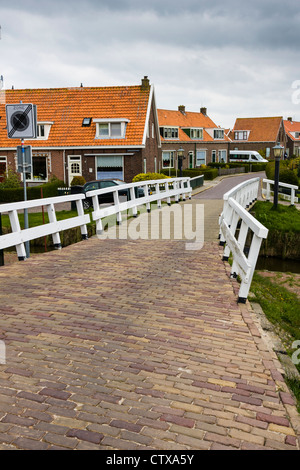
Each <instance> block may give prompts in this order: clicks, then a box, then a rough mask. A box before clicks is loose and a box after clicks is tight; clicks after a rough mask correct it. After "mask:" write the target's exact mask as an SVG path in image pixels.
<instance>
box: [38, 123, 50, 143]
mask: <svg viewBox="0 0 300 470" xmlns="http://www.w3.org/2000/svg"><path fill="white" fill-rule="evenodd" d="M52 124H53V122H38V123H37V135H36V138H37V139H40V140H47V139H48V137H49V134H50V129H51V126H52Z"/></svg>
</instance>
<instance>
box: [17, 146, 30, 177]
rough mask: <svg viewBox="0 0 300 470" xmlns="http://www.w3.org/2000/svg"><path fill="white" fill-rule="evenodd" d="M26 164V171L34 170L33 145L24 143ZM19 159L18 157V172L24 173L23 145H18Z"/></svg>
mask: <svg viewBox="0 0 300 470" xmlns="http://www.w3.org/2000/svg"><path fill="white" fill-rule="evenodd" d="M23 148H24V165H25V172H26V173H31V172H32V147H31V145H24V147H23ZM17 159H18V169H17V171H18V173H23V151H22V145H18V146H17Z"/></svg>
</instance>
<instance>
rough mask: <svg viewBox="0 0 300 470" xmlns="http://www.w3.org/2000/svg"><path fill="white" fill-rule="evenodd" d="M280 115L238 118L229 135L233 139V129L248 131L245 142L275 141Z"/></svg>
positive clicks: (280, 119) (280, 120)
mask: <svg viewBox="0 0 300 470" xmlns="http://www.w3.org/2000/svg"><path fill="white" fill-rule="evenodd" d="M281 122H282V117H280V116H277V117H259V118H238V119H237V120H236V121H235V125H234V128H233V129H232V131H231V132H230V134H229V137H230V138H231V139H232V140H234V132H235V131H250V134H249V137H248V140H247V142H275V141H276V140H277V137H278V132H279V128H280V124H281Z"/></svg>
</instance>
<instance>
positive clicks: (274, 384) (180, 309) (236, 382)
mask: <svg viewBox="0 0 300 470" xmlns="http://www.w3.org/2000/svg"><path fill="white" fill-rule="evenodd" d="M0 283H1V292H0V313H1V324H0V339H1V340H2V342H3V343H2V346H3V345H5V352H6V363H5V364H0V449H35V450H39V449H45V450H46V449H78V450H80V449H100V450H101V449H106V450H113V449H115V450H123V449H126V450H132V449H143V450H144V449H155V450H156V449H159V450H191V449H192V450H196V449H204V450H214V449H225V448H226V449H235V450H238V449H286V450H289V449H291V450H296V449H297V450H298V449H299V447H298V446H299V442H298V438H299V429H300V426H299V415H297V411H296V407H295V404H294V401H293V399H292V397H291V395H290V393H289V392H288V390H287V388H286V386H285V384H284V381H283V377H282V370H281V366H280V364H279V362H278V361H277V358H276V356H275V353H273V352H272V351H271V350H270V349H269V346H268V345H267V344H266V343H265V341H264V339H263V336H262V333H261V331H260V327H259V324H258V322H257V320H256V316H255V314H254V312H253V311H252V309H251V306H250V304H249V303H248V302H247V303H246V304H245V305H244V304H237V301H236V300H237V289H236V288H237V281H235V280H231V279H230V277H229V272H228V267H227V266H226V264H224V262H223V261H222V258H221V251H220V248H219V246H218V243H217V242H214V241H206V242H205V244H204V247H203V248H202V249H201V250H198V251H189V250H186V249H185V242H184V241H174V240H170V241H159V240H158V241H157V240H153V241H149V240H136V241H132V240H98V239H97V238H91V239H89V240H87V241H84V242H81V243H78V244H76V245H73V246H70V247H67V248H64V249H63V250H61V251H56V252H50V253H46V254H42V255H39V256H36V257H32V258H30V259H28V260H26V261H24V262H19V263H15V264H12V265H8V266H4V267H2V268H0Z"/></svg>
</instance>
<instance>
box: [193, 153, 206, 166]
mask: <svg viewBox="0 0 300 470" xmlns="http://www.w3.org/2000/svg"><path fill="white" fill-rule="evenodd" d="M200 152H201V153H204V163H199V160H200V159H199V157H198V154H199V153H200ZM206 152H207V151H206V149H196V167H197V168H199V167H200V166H201V165H206V157H207V154H206ZM201 160H202V159H201Z"/></svg>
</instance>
